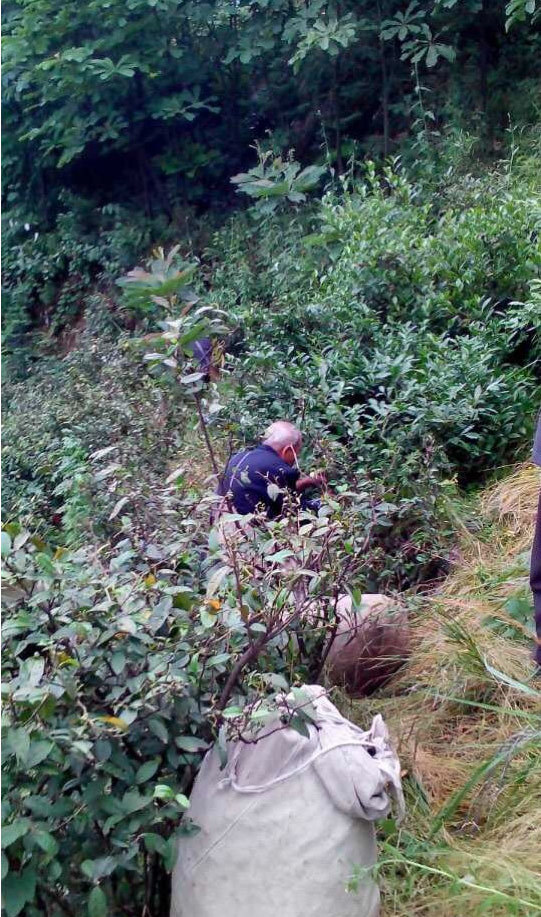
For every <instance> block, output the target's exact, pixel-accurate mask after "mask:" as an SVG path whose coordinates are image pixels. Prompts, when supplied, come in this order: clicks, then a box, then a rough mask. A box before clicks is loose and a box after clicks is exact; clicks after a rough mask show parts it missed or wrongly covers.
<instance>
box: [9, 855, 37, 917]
mask: <svg viewBox="0 0 541 917" xmlns="http://www.w3.org/2000/svg"><path fill="white" fill-rule="evenodd" d="M35 891H36V874H35V872H34V870H33V869H32V868H31V867H27V868H26V869H23V871H22V872H21V873H14V872H10V873H9V875H8V876H7V877H6V878H5V879H4V881H3V882H2V898H3V903H4V907H5V909H6V914H7V917H17V914H20V913H21V911H22V909H23V907H24V906H25V904H28V903H29V902H30V901H33V900H34V895H35Z"/></svg>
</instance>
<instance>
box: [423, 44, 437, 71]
mask: <svg viewBox="0 0 541 917" xmlns="http://www.w3.org/2000/svg"><path fill="white" fill-rule="evenodd" d="M437 62H438V51H437V48H436V46H435V45H430V46H429V48H428V51H427V52H426V66H427V67H434V66H435V64H437Z"/></svg>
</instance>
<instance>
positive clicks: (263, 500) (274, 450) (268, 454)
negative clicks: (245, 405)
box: [217, 420, 326, 519]
mask: <svg viewBox="0 0 541 917" xmlns="http://www.w3.org/2000/svg"><path fill="white" fill-rule="evenodd" d="M301 446H302V434H301V432H300V430H298V429H297V428H296V427H295V426H294V425H293V424H292V423H289V422H288V421H286V420H277V421H276V422H275V423H272V424H271V425H270V427H269V428H268V430H267V431H266V433H265V435H264V438H263V442H262V443H261V444H260V445H258V446H253V447H251V448H248V449H243V450H242V451H241V452H237V453H236V454H235V455H233V456H232V457H231V458H230V459H229V462H228V463H227V467H226V469H225V471H224V474H223V476H222V480H221V481H220V484H219V486H218V490H217V493H218V494H219V495H220V496H222V497H226V496H228V495H229V496H230V499H231V503H232V509H234V511H236V512H237V513H239V514H241V515H247V514H248V513H253V512H255V511H256V510H257V509H258V508H259V507H264V508H265V509H266V512H267V517H268V518H269V519H276V518H277V516H279V515H280V513H281V512H282V509H283V503H284V494H283V492H281V493H277V492H274V490H273V488H270V491H271V492H270V494H269V484H275V485H276V486H277V487H278V488H280V491H287V490H289V491H290V492H291V493H299V494H304V493H305V491H307V490H308V489H309V488H314V487H315V488H319V489H320V488H322V487H325V485H326V480H325V476H324V475H312V476H306V475H305V476H303V475H301V472H300V471H299V468H298V465H297V456H298V454H299V452H300V450H301ZM311 502H312V501H311Z"/></svg>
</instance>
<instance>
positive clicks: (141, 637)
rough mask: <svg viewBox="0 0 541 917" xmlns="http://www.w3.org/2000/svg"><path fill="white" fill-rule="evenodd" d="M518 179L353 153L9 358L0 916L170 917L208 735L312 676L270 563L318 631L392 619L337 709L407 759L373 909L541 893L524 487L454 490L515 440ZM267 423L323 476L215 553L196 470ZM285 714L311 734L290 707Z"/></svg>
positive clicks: (523, 313)
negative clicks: (290, 434) (353, 600)
mask: <svg viewBox="0 0 541 917" xmlns="http://www.w3.org/2000/svg"><path fill="white" fill-rule="evenodd" d="M534 169H535V167H534V160H533V159H532V158H531V156H530V155H529V154H528V153H527V152H526V153H524V154H521V155H520V156H519V155H518V154H517V157H516V158H515V162H514V164H513V168H512V169H510V168H509V167H507V168H501V169H500V170H493V171H492V172H490V173H489V174H488V175H487V176H485V177H474V176H472V175H468V174H465V173H464V172H463V171H462V168H459V167H457V166H450V167H449V171H448V173H447V175H446V178H445V181H442V184H441V186H438V185H434V184H433V183H429V184H428V185H426V186H424V185H423V184H422V183H421V182H415V181H413V180H411V179H409V178H408V177H407V175H406V174H405V173H404V172H403V171H402V170H401V169H400V167H399V165H398V164H396V163H395V165H394V166H392V165H389V166H387V167H385V169H384V170H379V169H377V168H376V167H375V166H373V165H371V164H369V165H368V166H365V167H364V169H361V170H360V171H359V173H358V174H357V175H352V176H351V178H350V179H348V180H347V181H344V183H343V185H342V187H341V188H340V189H332V188H331V189H329V191H328V193H327V194H326V195H325V197H324V198H323V200H322V201H321V203H320V204H317V205H315V206H314V207H312V208H311V209H310V210H309V211H305V212H302V213H301V212H298V213H296V212H292V211H289V210H288V209H287V206H288V205H287V204H286V205H284V206H283V207H280V208H279V209H278V211H277V212H276V213H274V214H270V215H269V214H266V213H263V214H261V213H260V212H259V210H258V208H257V207H256V208H255V210H253V211H250V212H248V213H246V214H239V215H235V216H233V217H232V218H231V220H230V221H229V222H228V223H227V224H226V225H225V226H224V227H223V228H222V229H220V230H219V231H217V232H216V233H215V234H214V235H213V236H212V237H210V238H209V239H208V241H207V243H206V245H205V247H204V248H202V249H200V250H199V251H197V252H196V251H193V250H190V249H189V247H188V246H187V245H185V246H181V247H180V248H177V249H174V250H172V251H171V252H163V251H162V252H161V253H160V252H158V253H157V254H156V255H155V257H154V259H153V261H152V262H151V263H149V265H148V270H147V271H146V273H145V272H140V273H139V274H137V275H136V279H135V281H134V282H132V283H128V284H127V285H126V284H125V283H124V282H122V284H121V286H116V288H115V287H110V288H109V289H108V291H107V292H100V291H97V292H95V293H94V295H93V296H92V297H91V298H89V300H88V302H87V305H86V308H85V312H84V316H83V320H82V321H80V322H79V323H78V325H77V326H76V327H75V328H74V329H73V331H72V333H71V335H70V336H66V335H64V336H61V337H57V338H53V337H50V336H49V337H47V336H46V337H43V338H42V339H41V341H37V344H36V346H37V347H38V351H37V352H38V354H39V355H40V356H39V361H38V363H37V364H36V368H35V369H34V370H33V371H32V372H31V373H30V375H28V377H27V378H20V377H19V378H17V375H18V374H17V372H16V367H14V372H13V375H12V378H11V379H10V380H9V381H8V382H7V383H6V384H5V394H6V396H7V397H6V398H5V401H6V403H7V405H6V417H5V427H4V471H5V474H6V487H5V492H4V512H5V517H6V522H5V524H4V531H3V536H2V539H3V540H2V544H3V552H4V575H5V577H6V580H5V588H4V598H5V603H6V606H7V610H6V612H5V618H4V629H3V639H4V667H5V674H6V687H5V741H4V754H5V765H4V768H5V777H6V782H7V789H6V794H5V817H6V819H7V828H6V831H7V838H8V839H7V842H6V849H5V853H4V856H3V869H4V873H5V880H4V888H5V895H6V898H5V900H6V908H7V913H8V917H14V915H16V914H17V913H19V912H20V911H21V910H22V909H24V911H25V913H28V914H29V915H32V914H38V913H39V914H43V913H47V914H49V915H51V917H53V915H57V914H60V913H66V912H67V913H70V914H71V913H75V912H76V910H77V909H78V908H79V907H86V906H87V902H88V908H89V913H90V914H92V915H93V917H94V915H99V914H105V913H130V914H139V913H141V911H142V909H143V908H144V907H145V906H146V908H147V912H148V913H150V914H164V913H166V908H167V896H168V890H167V874H168V871H169V870H170V869H171V866H172V862H173V857H174V842H175V832H176V831H177V830H181V831H187V830H191V827H190V822H189V818H188V816H187V815H184V817H183V818H182V820H180V819H181V816H182V815H183V813H184V812H185V810H186V807H187V798H186V797H187V794H188V792H189V789H190V786H191V783H192V781H193V778H194V775H195V773H196V771H197V767H198V765H199V762H200V760H201V755H202V753H203V752H204V750H205V749H206V748H207V747H208V745H209V743H210V742H211V741H213V740H214V739H215V738H216V737H218V740H219V741H220V742H221V741H223V739H225V737H226V735H235V734H236V732H237V731H238V730H241V729H243V728H246V727H247V726H248V725H249V724H250V723H257V722H259V721H260V717H261V715H262V709H270V708H272V706H273V703H274V697H275V694H276V692H277V691H280V690H283V688H284V687H285V686H286V685H288V684H289V685H291V684H293V685H294V686H295V685H299V684H302V682H303V681H307V680H309V681H313V680H314V679H316V678H319V679H321V678H324V677H325V675H324V672H323V671H322V668H321V666H322V661H323V658H324V657H323V637H322V634H323V631H322V630H321V629H320V628H318V627H315V626H314V625H309V624H307V623H305V624H303V625H301V624H300V623H299V619H298V616H297V615H296V613H295V608H296V606H295V588H296V584H297V581H298V577H297V578H296V575H295V573H294V572H291V570H290V569H289V568H288V566H287V564H285V563H284V560H285V559H286V558H287V557H288V556H290V554H291V553H293V554H295V555H297V556H302V557H303V558H304V566H305V567H306V568H307V569H309V570H311V571H315V572H312V574H311V585H310V597H309V598H310V601H313V600H314V599H317V598H318V597H319V598H321V600H322V601H323V602H324V603H325V602H326V605H325V607H326V608H327V612H326V615H327V618H326V622H327V623H326V625H325V627H332V615H333V611H332V607H333V606H332V601H331V599H332V597H333V596H336V595H338V593H340V592H344V591H346V590H348V591H351V592H352V594H353V595H354V597H355V596H358V595H359V594H360V593H361V592H362V591H363V590H364V591H366V590H369V591H401V592H402V593H403V595H404V598H405V599H406V600H407V601H408V603H409V604H410V605H411V610H410V613H411V616H412V621H413V622H415V625H414V626H415V633H416V639H415V642H414V649H413V653H412V657H411V661H410V662H409V664H408V666H407V667H406V669H405V670H404V671H403V674H401V675H400V676H399V677H398V678H397V679H395V680H394V681H393V683H392V684H391V685H390V686H389V687H388V688H387V689H386V691H385V692H383V694H380V695H375V696H373V697H371V698H369V699H367V700H366V701H363V702H362V703H357V704H355V705H354V706H353V707H352V706H351V704H350V703H349V702H348V701H347V699H345V698H343V699H342V701H341V703H342V706H343V709H344V710H346V711H347V712H348V713H349V714H351V715H352V716H353V717H354V718H355V719H357V720H358V721H359V722H363V723H364V722H367V720H368V717H369V715H370V714H371V713H372V712H374V711H376V710H377V711H381V712H383V713H384V715H385V716H386V717H387V719H388V720H389V723H390V725H391V729H392V731H393V735H394V737H395V739H396V741H397V742H398V745H399V749H400V753H401V755H402V760H403V766H404V770H405V772H406V773H405V783H406V787H407V791H408V797H409V810H408V819H407V822H406V824H405V825H404V826H403V827H401V828H399V829H397V828H396V826H395V825H394V823H393V822H392V821H389V822H388V823H386V825H384V826H383V835H382V848H381V849H382V854H381V866H380V870H381V878H382V883H383V888H384V895H385V907H386V913H388V914H393V915H398V914H403V915H406V914H408V915H411V914H413V913H418V914H436V913H443V914H449V915H451V914H453V915H455V914H456V915H457V917H458V915H459V914H464V913H479V914H481V913H491V914H492V913H493V914H499V913H502V914H532V913H536V912H537V910H539V909H541V903H540V900H539V891H538V887H537V888H536V883H535V869H536V857H535V837H536V835H535V832H536V830H537V829H536V824H537V822H536V819H537V818H538V813H539V805H538V802H536V793H538V785H539V781H538V777H539V757H538V749H539V744H538V742H537V743H536V739H537V738H538V725H539V720H538V713H539V710H538V702H539V693H538V690H537V688H536V687H535V685H534V683H533V682H531V681H530V679H531V675H532V672H533V664H532V662H531V659H530V656H531V647H532V640H531V636H532V632H531V615H532V608H531V600H530V597H529V593H528V590H527V587H526V563H527V558H526V551H527V548H528V544H529V539H530V537H531V523H532V517H533V512H534V508H535V491H536V487H537V483H538V482H537V474H536V472H534V471H531V470H528V468H527V467H526V468H525V469H524V470H523V471H520V472H518V473H517V475H516V476H515V477H512V478H510V479H509V480H508V481H507V482H505V481H504V482H503V483H502V484H501V485H499V486H498V488H499V489H498V488H497V489H496V490H493V491H490V490H489V491H488V496H486V497H485V502H484V504H483V506H484V509H483V514H482V515H481V516H479V513H478V510H477V508H476V506H477V500H478V498H477V497H476V496H474V495H472V493H471V492H470V491H471V488H472V486H478V484H479V482H482V481H483V480H485V479H486V478H487V476H488V475H490V474H493V473H494V471H495V469H497V468H498V466H501V465H502V463H505V462H509V461H510V460H513V459H514V458H516V457H517V455H520V454H521V453H525V452H526V449H527V442H528V438H529V436H530V435H531V430H532V421H533V417H534V405H535V401H536V398H538V394H539V376H538V373H539V365H540V364H539V347H540V344H539V330H540V328H539V319H538V316H539V295H540V290H539V285H538V283H539V282H538V281H536V279H535V276H536V274H537V273H538V271H539V264H540V260H541V255H540V248H539V244H538V238H539V237H538V233H539V224H540V210H539V198H538V197H537V195H536V193H535V176H534ZM181 312H183V313H184V314H183V315H181V314H180V313H181ZM164 322H165V324H163V323H164ZM160 323H162V331H160ZM163 328H165V329H169V332H170V334H169V337H167V336H166V338H163V337H162V336H161V335H162V333H163ZM207 332H210V333H211V334H214V335H215V337H216V338H217V339H221V340H225V341H226V354H225V358H224V365H223V368H222V372H221V377H220V380H219V381H218V382H214V383H211V384H210V385H206V384H204V383H203V382H202V381H201V380H200V379H199V377H198V376H197V374H196V375H195V376H194V375H193V368H194V367H193V362H192V357H191V350H190V341H191V340H193V337H194V335H195V334H202V333H207ZM149 351H150V358H149V359H148V358H146V357H147V356H148V354H149ZM15 356H16V354H15ZM34 359H35V358H34ZM164 361H165V362H164ZM280 416H287V417H289V418H291V419H293V420H296V421H298V422H299V423H300V424H301V426H302V428H303V429H304V430H305V432H306V437H307V448H306V451H305V456H304V464H306V465H307V466H308V465H318V466H320V467H325V468H326V470H327V472H328V474H329V477H330V480H331V483H332V487H333V493H332V495H331V496H329V497H328V498H327V499H326V501H325V503H324V508H323V509H322V510H321V511H320V513H319V516H318V517H311V518H310V519H309V520H307V524H306V525H305V527H304V528H303V529H302V530H300V531H299V530H298V527H297V525H296V523H295V521H294V517H293V518H292V519H288V518H286V519H284V520H282V521H278V522H276V523H273V524H272V525H269V526H268V527H267V529H265V530H263V531H262V533H261V535H260V536H258V540H257V544H256V547H255V548H254V549H253V550H252V551H247V550H246V549H245V548H242V546H241V547H239V548H237V549H236V553H235V551H234V558H235V557H236V561H235V560H234V562H233V567H230V568H228V567H223V566H222V567H219V568H218V570H217V568H216V563H218V564H219V556H220V555H219V545H218V544H217V542H216V540H215V539H214V536H213V535H211V536H210V538H209V523H208V518H209V509H210V505H211V497H210V496H209V495H211V494H212V490H213V487H214V481H215V477H214V468H215V467H218V468H219V467H221V465H222V464H223V462H224V461H225V459H226V457H227V455H228V454H229V452H230V449H231V448H233V447H234V446H236V445H237V443H239V442H242V441H250V440H251V439H252V437H256V436H257V435H259V433H260V432H261V430H262V429H263V428H264V426H265V424H266V423H267V422H268V421H269V419H272V418H275V417H280ZM209 449H210V451H209ZM457 538H458V547H457ZM262 556H264V557H265V558H266V562H265V564H264V565H262V564H261V557H262ZM450 568H453V569H454V572H452V573H451V575H450V576H449V578H448V579H447V580H446V581H445V582H444V583H443V585H442V586H438V583H441V580H442V577H443V576H444V575H445V573H446V571H448V570H449V569H450ZM423 596H425V597H424V598H423ZM284 610H285V611H284ZM284 613H286V614H290V617H289V621H290V627H289V629H288V630H285V631H283V630H282V631H280V632H279V633H277V632H276V630H274V629H273V626H274V625H275V623H276V620H277V618H276V615H277V614H280V615H281V614H284ZM272 622H274V625H273V623H272ZM254 628H255V630H254ZM262 704H263V708H262ZM292 725H294V726H295V728H298V729H300V730H301V731H302V729H303V728H305V727H303V722H302V717H300V715H299V714H293V719H292ZM536 786H537V789H536ZM188 815H189V812H188ZM179 820H180V821H179ZM179 824H180V828H179ZM497 849H498V850H499V853H498V856H496V855H495V851H496V850H497ZM352 883H353V886H354V884H355V877H352ZM353 886H352V887H353Z"/></svg>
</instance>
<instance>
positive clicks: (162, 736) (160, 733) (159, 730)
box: [148, 716, 169, 743]
mask: <svg viewBox="0 0 541 917" xmlns="http://www.w3.org/2000/svg"><path fill="white" fill-rule="evenodd" d="M148 726H149V729H150V730H151V732H153V733H154V735H155V736H156V737H157V738H158V739H159V740H160V742H164V743H166V742H168V741H169V732H168V731H167V727H166V726H165V723H164V722H163V720H160V719H158V717H155V716H153V717H152V718H151V719H150V720H149V721H148Z"/></svg>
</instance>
